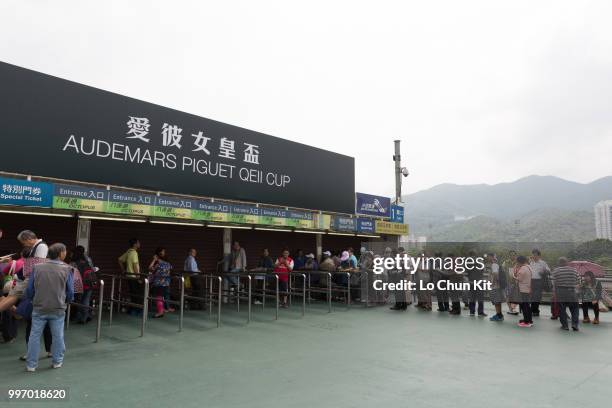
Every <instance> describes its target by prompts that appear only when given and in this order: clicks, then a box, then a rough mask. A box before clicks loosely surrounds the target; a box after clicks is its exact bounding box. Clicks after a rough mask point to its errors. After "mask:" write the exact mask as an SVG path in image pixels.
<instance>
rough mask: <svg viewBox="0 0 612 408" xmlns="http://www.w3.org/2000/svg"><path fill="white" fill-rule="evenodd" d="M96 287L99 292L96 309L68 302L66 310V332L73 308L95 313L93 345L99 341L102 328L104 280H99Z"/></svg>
mask: <svg viewBox="0 0 612 408" xmlns="http://www.w3.org/2000/svg"><path fill="white" fill-rule="evenodd" d="M98 287H99V288H100V290H99V291H98V299H97V303H96V307H93V306H84V305H82V304H80V303H77V302H70V303H68V308H67V309H66V330H68V329H69V328H70V314H71V311H72V307H73V306H74V307H78V308H82V309H87V310H91V311H94V312H96V337H95V340H94V343H97V342H98V341H99V340H100V333H101V327H102V311H103V307H102V305H103V304H104V280H103V279H100V280H99V281H98ZM92 294H93V293H92Z"/></svg>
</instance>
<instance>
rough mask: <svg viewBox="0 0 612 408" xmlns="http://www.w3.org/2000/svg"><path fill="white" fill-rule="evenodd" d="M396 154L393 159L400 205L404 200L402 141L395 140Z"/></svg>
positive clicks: (396, 191) (397, 199) (396, 201)
mask: <svg viewBox="0 0 612 408" xmlns="http://www.w3.org/2000/svg"><path fill="white" fill-rule="evenodd" d="M393 143H395V154H394V155H393V161H394V162H395V204H397V205H399V204H400V203H401V202H402V163H401V159H402V158H401V155H400V141H399V140H395V141H394V142H393Z"/></svg>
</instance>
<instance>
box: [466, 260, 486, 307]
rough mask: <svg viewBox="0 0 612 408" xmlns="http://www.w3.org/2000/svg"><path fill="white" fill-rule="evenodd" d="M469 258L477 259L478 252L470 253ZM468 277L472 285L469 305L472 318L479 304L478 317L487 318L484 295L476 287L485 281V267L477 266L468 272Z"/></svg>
mask: <svg viewBox="0 0 612 408" xmlns="http://www.w3.org/2000/svg"><path fill="white" fill-rule="evenodd" d="M468 256H469V257H470V258H472V259H475V258H476V252H474V251H470V252H469V253H468ZM467 276H468V281H469V283H470V290H469V304H468V307H469V308H470V316H474V315H475V314H476V304H478V316H480V317H486V316H487V314H486V313H485V312H484V293H483V291H482V290H481V289H479V288H477V286H476V282H478V281H481V280H483V279H484V267H482V268H481V267H479V266H477V265H476V266H475V267H474V268H472V269H470V270H468V273H467Z"/></svg>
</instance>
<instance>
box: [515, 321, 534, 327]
mask: <svg viewBox="0 0 612 408" xmlns="http://www.w3.org/2000/svg"><path fill="white" fill-rule="evenodd" d="M518 326H519V327H531V326H533V324H532V323H525V322H521V323H519V324H518Z"/></svg>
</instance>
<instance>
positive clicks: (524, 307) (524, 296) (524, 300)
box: [520, 293, 533, 323]
mask: <svg viewBox="0 0 612 408" xmlns="http://www.w3.org/2000/svg"><path fill="white" fill-rule="evenodd" d="M529 298H530V297H529V293H521V304H520V307H521V312H523V321H524V322H525V323H533V317H532V314H531V305H530V304H529Z"/></svg>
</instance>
